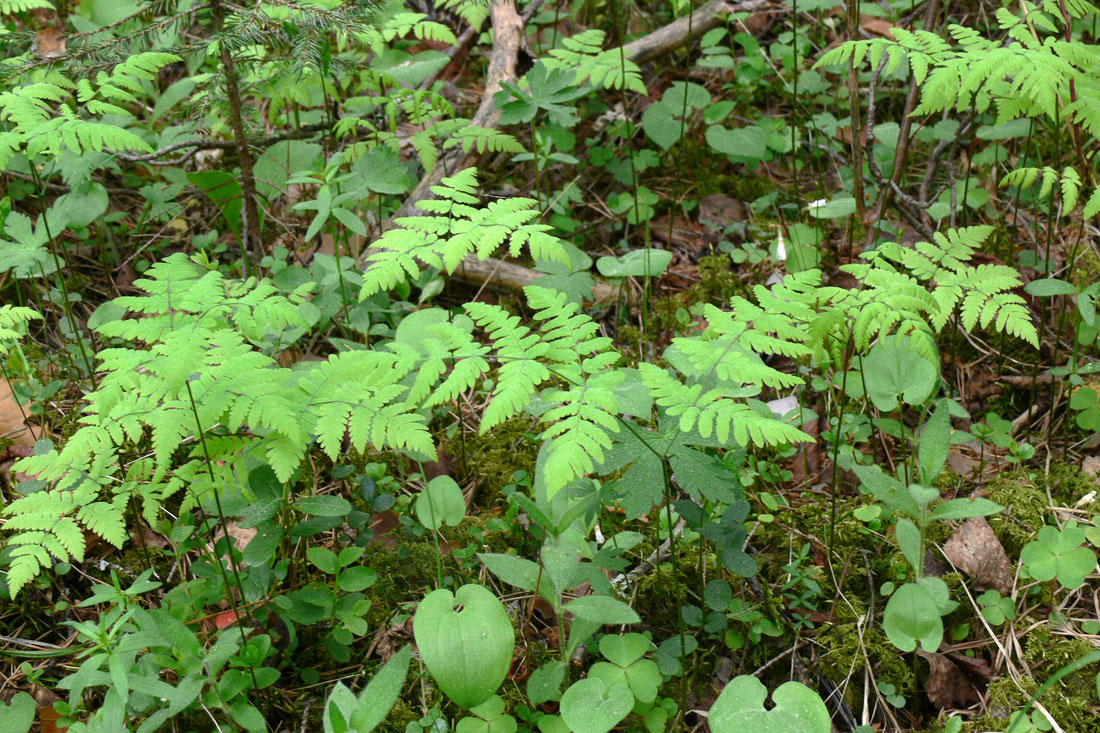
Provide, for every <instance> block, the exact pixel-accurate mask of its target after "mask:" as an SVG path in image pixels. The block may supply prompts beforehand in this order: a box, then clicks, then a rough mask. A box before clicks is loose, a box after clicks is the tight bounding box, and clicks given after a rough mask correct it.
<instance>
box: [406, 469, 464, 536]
mask: <svg viewBox="0 0 1100 733" xmlns="http://www.w3.org/2000/svg"><path fill="white" fill-rule="evenodd" d="M413 510H414V511H415V512H416V518H417V519H418V520H420V524H422V525H423V526H424V527H426V528H427V529H439V528H440V527H442V526H443V523H444V522H446V523H447V524H448V525H449V526H451V527H454V526H457V525H458V524H459V522H461V521H462V518H463V517H465V516H466V499H465V498H464V497H463V496H462V489H460V488H459V486H458V484H457V483H456V482H455V480H454V479H453V478H451V477H450V476H436V477H435V478H433V479H432V480H431V481H429V482H428V485H427V486H425V487H424V489H423V490H422V491H421V492H420V495H419V496H418V497H416V504H415V505H414V506H413Z"/></svg>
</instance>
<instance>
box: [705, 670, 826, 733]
mask: <svg viewBox="0 0 1100 733" xmlns="http://www.w3.org/2000/svg"><path fill="white" fill-rule="evenodd" d="M767 697H768V688H766V687H764V685H763V684H762V683H761V682H760V681H759V680H758V679H756V678H755V677H750V676H749V675H741V676H739V677H734V678H733V679H732V680H730V682H729V684H728V685H726V688H725V689H724V690H722V694H721V695H719V696H718V699H717V700H715V701H714V705H712V706H711V708H710V729H711V730H712V731H714V733H742V732H743V733H748V731H752V733H790V732H791V731H803V732H804V733H829V732H830V731H831V730H832V723H831V722H830V720H829V711H828V709H827V708H826V707H825V703H823V702H822V701H821V698H820V697H819V696H818V694H817V693H816V692H814V691H813V690H811V689H810V688H809V687H806V685H803V684H802V683H801V682H785V683H783V684H782V685H780V686H779V687H777V688H776V689H775V692H774V693H772V700H774V701H775V707H774V708H772V709H771V710H766V709H764V700H765V699H767Z"/></svg>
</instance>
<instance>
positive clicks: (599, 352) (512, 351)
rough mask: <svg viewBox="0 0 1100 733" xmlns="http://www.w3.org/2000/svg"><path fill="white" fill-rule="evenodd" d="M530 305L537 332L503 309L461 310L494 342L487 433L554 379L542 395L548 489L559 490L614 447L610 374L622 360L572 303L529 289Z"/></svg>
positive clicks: (614, 378)
mask: <svg viewBox="0 0 1100 733" xmlns="http://www.w3.org/2000/svg"><path fill="white" fill-rule="evenodd" d="M524 292H525V293H526V295H527V301H528V304H529V305H530V306H531V307H532V308H533V309H535V311H536V312H535V320H536V321H541V325H540V327H539V331H538V332H537V333H536V332H534V331H532V330H531V329H529V328H527V327H526V326H523V325H520V323H519V319H518V317H516V316H512V315H510V314H508V313H507V311H505V310H504V309H503V308H501V307H500V306H496V305H488V304H485V303H467V304H466V306H465V310H466V312H467V313H468V314H469V315H470V317H471V318H473V319H474V321H475V322H476V323H477V324H478V325H479V326H481V327H482V328H483V329H484V330H485V331H486V333H487V335H488V337H489V339H490V340H491V342H492V343H493V346H494V350H495V352H496V356H497V359H498V360H499V362H500V368H499V370H498V372H497V382H496V385H495V386H494V388H493V392H492V394H491V395H490V402H489V405H488V407H486V409H485V413H484V415H483V416H482V420H481V431H482V432H485V431H487V430H489V429H491V428H492V427H493V426H494V425H497V424H499V423H501V422H503V421H505V420H507V419H508V418H510V417H512V416H514V415H516V414H518V413H519V412H520V410H522V409H524V408H525V407H526V406H527V405H528V404H529V403H530V402H531V401H532V400H533V399H534V398H535V396H536V394H538V391H539V388H540V387H541V386H542V385H544V384H547V383H549V382H551V381H554V382H558V383H561V384H562V386H560V387H558V386H552V387H550V388H549V389H547V391H546V392H544V393H543V394H542V398H543V399H544V400H545V401H547V402H550V403H552V404H553V405H554V406H553V407H552V408H551V409H550V410H549V411H547V412H546V413H544V414H543V415H542V420H543V422H546V423H548V427H547V428H546V429H545V430H544V431H543V433H542V436H541V437H542V439H543V440H546V441H550V444H549V448H548V456H547V464H546V469H547V491H548V492H550V493H551V494H553V493H556V492H557V491H558V490H560V489H561V488H562V487H563V486H565V485H566V484H568V483H569V482H570V481H572V480H573V479H574V478H577V477H580V476H583V475H584V474H586V473H590V472H591V471H593V470H594V469H595V466H596V464H598V463H600V462H602V461H603V459H604V451H605V450H606V449H608V448H610V447H611V438H610V434H612V433H615V432H617V431H618V422H617V414H618V412H619V409H618V399H617V398H616V396H615V394H614V392H613V390H614V387H615V386H616V385H617V384H618V383H619V382H621V381H622V379H623V375H622V374H621V373H619V372H615V371H611V370H610V367H612V366H613V365H614V364H615V363H616V362H617V361H618V360H619V358H620V355H619V353H618V352H617V351H615V350H614V349H613V348H611V339H609V338H607V337H604V336H597V335H596V333H597V331H598V326H597V324H596V323H595V322H594V321H593V320H592V319H591V318H590V317H588V316H587V315H585V314H583V313H580V312H579V311H580V307H579V306H578V305H577V304H576V303H570V302H568V296H566V294H565V293H561V292H559V291H556V290H550V289H548V288H541V287H538V286H529V287H527V288H525V289H524Z"/></svg>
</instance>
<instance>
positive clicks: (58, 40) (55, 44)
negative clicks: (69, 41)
mask: <svg viewBox="0 0 1100 733" xmlns="http://www.w3.org/2000/svg"><path fill="white" fill-rule="evenodd" d="M31 52H32V53H33V54H34V55H35V56H37V57H38V58H40V59H53V58H57V57H58V56H64V55H65V34H64V33H63V32H62V31H61V29H60V28H53V27H50V28H43V29H42V30H40V31H38V33H35V34H34V42H33V43H32V44H31Z"/></svg>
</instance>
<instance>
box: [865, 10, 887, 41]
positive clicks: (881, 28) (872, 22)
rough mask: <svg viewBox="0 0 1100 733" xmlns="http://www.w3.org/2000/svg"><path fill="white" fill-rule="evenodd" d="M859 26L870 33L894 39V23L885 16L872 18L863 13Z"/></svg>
mask: <svg viewBox="0 0 1100 733" xmlns="http://www.w3.org/2000/svg"><path fill="white" fill-rule="evenodd" d="M860 26H862V28H863V30H865V31H867V32H868V33H870V34H872V35H876V36H882V37H884V38H889V39H890V40H894V24H893V23H891V22H890V21H888V20H886V19H885V18H872V17H871V16H869V15H864V16H863V17H862V18H860Z"/></svg>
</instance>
